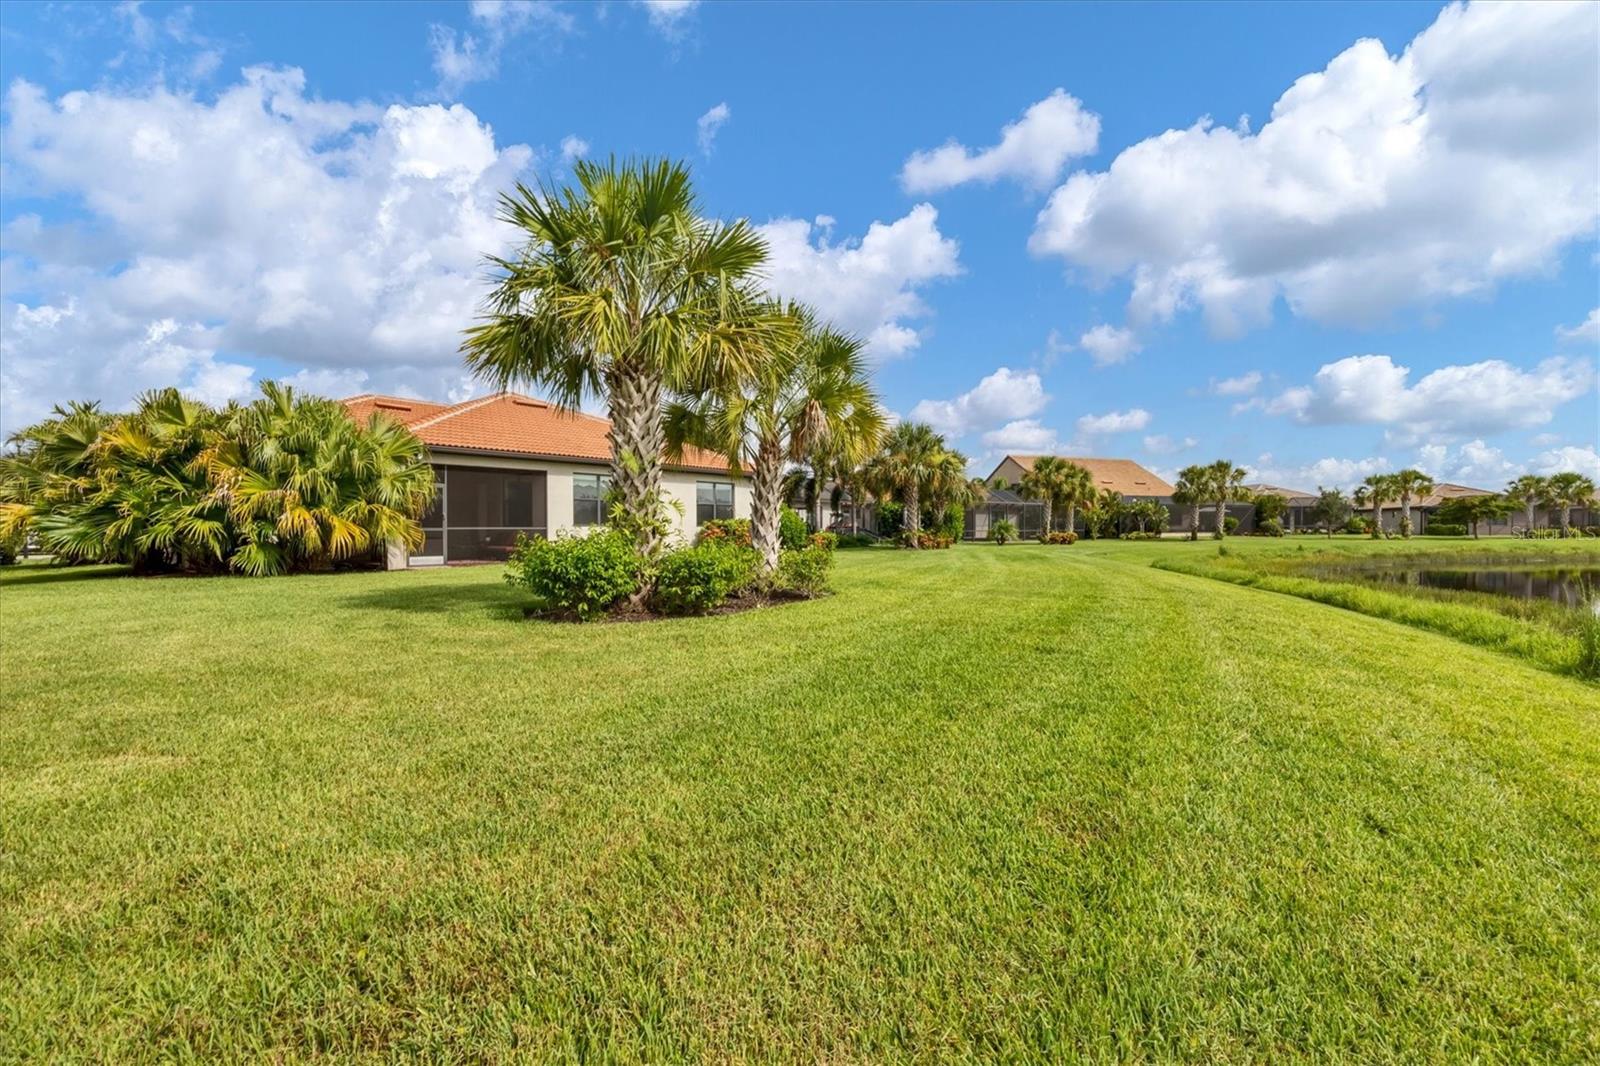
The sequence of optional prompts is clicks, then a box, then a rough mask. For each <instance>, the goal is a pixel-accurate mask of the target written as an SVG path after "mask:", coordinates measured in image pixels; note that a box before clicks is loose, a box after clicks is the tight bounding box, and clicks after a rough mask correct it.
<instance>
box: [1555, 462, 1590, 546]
mask: <svg viewBox="0 0 1600 1066" xmlns="http://www.w3.org/2000/svg"><path fill="white" fill-rule="evenodd" d="M1594 491H1595V490H1594V481H1593V480H1591V479H1590V478H1586V477H1584V476H1583V475H1582V474H1579V473H1576V472H1574V471H1571V470H1568V471H1564V472H1562V473H1560V474H1551V475H1550V481H1549V484H1548V485H1547V486H1546V488H1545V502H1546V503H1548V504H1551V505H1553V506H1555V507H1559V508H1561V535H1562V536H1563V537H1569V536H1571V535H1572V509H1573V508H1574V507H1580V506H1581V507H1587V506H1589V505H1590V504H1591V503H1593V502H1594Z"/></svg>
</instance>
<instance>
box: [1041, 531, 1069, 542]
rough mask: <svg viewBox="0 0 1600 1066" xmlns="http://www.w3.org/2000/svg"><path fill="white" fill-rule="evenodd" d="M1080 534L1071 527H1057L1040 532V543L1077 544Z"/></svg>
mask: <svg viewBox="0 0 1600 1066" xmlns="http://www.w3.org/2000/svg"><path fill="white" fill-rule="evenodd" d="M1077 542H1078V535H1077V534H1076V533H1074V532H1073V531H1072V530H1070V529H1056V530H1052V531H1050V532H1048V533H1040V534H1039V543H1040V544H1076V543H1077Z"/></svg>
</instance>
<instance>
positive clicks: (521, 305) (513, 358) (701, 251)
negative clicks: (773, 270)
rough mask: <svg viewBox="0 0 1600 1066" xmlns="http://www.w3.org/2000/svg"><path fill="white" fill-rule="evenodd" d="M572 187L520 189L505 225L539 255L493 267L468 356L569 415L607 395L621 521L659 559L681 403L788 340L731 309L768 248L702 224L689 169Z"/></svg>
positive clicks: (741, 229)
mask: <svg viewBox="0 0 1600 1066" xmlns="http://www.w3.org/2000/svg"><path fill="white" fill-rule="evenodd" d="M573 176H574V179H575V181H576V185H575V186H569V187H566V188H561V189H557V188H543V187H541V188H540V189H539V190H538V191H535V190H533V189H530V188H528V187H527V186H525V185H522V184H520V183H519V184H518V185H517V187H516V191H515V192H514V193H512V194H510V195H507V196H505V197H503V198H502V200H501V218H502V219H503V220H504V221H506V222H508V223H510V224H511V225H513V226H516V227H517V228H518V229H520V230H521V231H522V232H523V233H524V234H525V235H526V236H527V244H526V245H525V246H524V247H523V249H522V250H521V252H520V253H518V254H517V255H516V256H514V257H513V258H510V259H502V258H499V257H495V256H491V257H490V258H489V262H490V263H491V264H492V265H493V267H494V268H495V270H496V274H497V278H496V284H495V287H494V290H493V292H492V293H491V295H490V297H489V301H488V307H489V313H488V314H487V315H486V316H485V318H484V320H483V321H482V322H480V323H479V324H478V325H476V326H473V327H472V328H470V329H468V330H467V331H466V339H465V340H464V341H463V343H462V346H461V347H462V351H463V352H464V353H465V357H466V362H467V365H468V366H469V367H470V368H471V369H472V370H473V371H474V372H475V373H477V374H479V375H481V376H483V377H485V378H488V379H489V380H491V381H493V382H495V383H496V384H497V385H498V386H500V387H501V388H505V387H509V386H510V385H511V384H513V383H515V382H522V381H526V382H530V383H532V384H534V385H536V386H540V387H542V388H543V389H544V390H546V391H547V392H548V393H549V394H550V395H551V397H552V398H553V399H555V401H556V402H557V403H559V404H562V405H564V406H568V407H576V406H577V405H578V404H579V402H580V401H581V400H582V399H583V397H584V396H586V395H598V396H603V397H605V400H606V403H607V406H608V408H609V411H610V415H611V433H610V438H611V476H612V483H613V485H614V486H615V488H616V491H617V493H618V499H619V501H620V511H619V513H618V516H617V517H618V519H619V521H620V524H621V525H622V526H623V527H624V528H626V529H627V530H628V532H629V534H630V535H631V536H632V538H633V540H634V544H635V547H636V549H637V550H638V551H639V552H640V554H641V555H642V556H644V557H646V558H648V557H652V556H654V555H655V554H657V553H658V552H659V550H660V548H661V546H662V543H663V540H664V537H665V534H666V530H667V526H668V523H667V516H666V515H665V513H664V511H665V505H664V504H663V503H662V500H661V464H662V451H663V449H664V447H665V445H666V431H665V413H664V412H665V409H666V401H667V399H668V396H669V395H670V394H671V393H673V392H677V391H682V392H698V391H701V390H702V389H704V388H705V387H706V386H707V385H708V384H709V383H712V382H716V381H725V380H730V379H738V380H743V379H748V378H751V377H753V376H754V374H755V371H756V369H757V366H758V365H759V363H760V362H761V360H763V359H764V358H765V357H766V353H767V350H768V347H769V344H768V343H767V341H768V340H769V339H770V337H769V334H770V333H772V332H774V331H775V329H776V328H777V324H776V323H773V322H771V321H768V320H765V319H763V318H762V317H760V316H749V317H741V318H733V317H730V316H729V315H727V314H726V312H727V311H728V308H729V305H730V302H731V303H733V304H735V305H739V306H742V305H743V301H737V300H735V301H730V300H729V296H730V291H731V290H733V289H735V288H736V287H737V286H738V285H739V284H740V283H742V282H744V281H745V280H746V279H750V278H752V277H753V276H754V275H755V274H756V272H757V271H758V270H759V268H760V267H761V264H762V262H763V261H764V260H765V258H766V245H765V243H764V242H763V241H762V239H761V237H760V236H759V235H758V234H757V233H756V231H755V230H754V229H753V228H752V227H751V226H750V225H749V224H748V223H747V222H745V221H742V220H741V221H738V222H733V223H726V224H724V223H719V222H714V221H710V220H707V219H705V218H702V217H701V216H700V208H699V204H698V203H697V201H696V199H695V195H694V192H693V190H692V188H691V187H690V184H689V171H688V169H687V168H686V167H685V166H683V165H682V164H681V163H673V162H668V161H665V160H662V161H657V162H644V161H638V162H622V163H619V162H618V161H616V160H615V159H613V160H611V161H609V162H606V163H592V162H587V161H583V162H579V163H577V164H576V165H575V166H574V171H573ZM648 592H649V589H647V588H646V589H643V590H641V593H640V595H646V594H648Z"/></svg>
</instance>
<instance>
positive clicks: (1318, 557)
mask: <svg viewBox="0 0 1600 1066" xmlns="http://www.w3.org/2000/svg"><path fill="white" fill-rule="evenodd" d="M1259 543H1260V542H1259V541H1258V540H1253V539H1252V540H1245V539H1243V538H1234V539H1232V540H1229V541H1227V542H1225V544H1224V545H1217V544H1215V543H1214V542H1213V544H1212V545H1211V550H1210V551H1209V552H1201V551H1189V552H1187V553H1184V554H1182V555H1174V554H1172V553H1168V555H1167V557H1164V558H1157V559H1156V560H1155V563H1154V565H1156V566H1158V567H1161V568H1163V569H1168V570H1173V571H1177V572H1181V573H1186V574H1194V575H1196V576H1199V577H1206V578H1211V579H1213V580H1217V581H1226V582H1230V583H1232V584H1235V585H1245V586H1248V587H1250V588H1257V589H1264V590H1267V591H1270V592H1280V593H1284V594H1286V595H1290V596H1299V597H1301V598H1303V599H1308V600H1315V601H1316V602H1318V603H1324V604H1328V605H1330V606H1333V607H1340V608H1343V609H1345V610H1350V611H1359V612H1360V613H1362V614H1367V615H1371V616H1373V617H1375V618H1385V619H1388V620H1390V621H1394V622H1400V623H1402V624H1405V625H1412V626H1420V627H1422V628H1424V629H1431V630H1434V631H1435V632H1438V633H1443V634H1445V635H1447V636H1449V637H1451V638H1453V639H1455V640H1461V641H1466V642H1468V643H1472V644H1478V645H1482V646H1483V647H1486V648H1493V649H1495V650H1496V651H1501V652H1505V653H1507V654H1511V655H1517V656H1520V657H1522V658H1524V659H1527V660H1529V661H1530V662H1533V663H1536V664H1538V665H1540V666H1543V667H1545V668H1547V669H1551V670H1557V671H1560V672H1562V673H1567V674H1572V675H1574V676H1577V677H1582V678H1585V679H1588V680H1600V624H1597V623H1596V620H1595V618H1594V616H1593V615H1592V614H1589V613H1586V612H1582V611H1574V610H1571V609H1568V608H1565V607H1562V606H1561V605H1559V604H1556V603H1552V602H1549V601H1539V600H1522V599H1518V598H1516V597H1512V596H1499V595H1494V594H1490V593H1482V592H1467V591H1456V590H1451V589H1438V588H1425V587H1419V586H1397V585H1382V586H1379V585H1375V584H1373V583H1371V582H1370V581H1366V580H1363V578H1362V577H1361V575H1360V567H1361V564H1363V563H1372V562H1379V563H1382V564H1398V563H1403V564H1407V565H1415V566H1434V567H1439V568H1448V567H1459V566H1461V565H1463V563H1464V561H1470V563H1471V565H1475V566H1476V565H1482V566H1505V567H1508V568H1517V569H1523V568H1534V567H1537V566H1539V565H1548V566H1561V565H1595V564H1597V563H1600V544H1596V543H1595V542H1594V541H1583V540H1570V541H1567V542H1565V543H1562V542H1559V541H1554V542H1553V541H1512V540H1498V541H1461V540H1457V539H1454V538H1451V539H1449V540H1446V539H1443V538H1440V539H1439V540H1435V541H1432V542H1431V543H1428V542H1427V541H1426V540H1425V538H1417V539H1415V540H1413V541H1410V542H1404V541H1402V542H1398V543H1395V542H1377V543H1375V544H1374V543H1371V542H1369V544H1368V545H1360V544H1358V543H1357V542H1353V541H1346V542H1344V543H1339V542H1337V541H1335V542H1332V543H1326V544H1317V545H1307V544H1305V543H1295V544H1287V545H1283V544H1280V545H1276V546H1272V547H1258V546H1256V545H1258V544H1259Z"/></svg>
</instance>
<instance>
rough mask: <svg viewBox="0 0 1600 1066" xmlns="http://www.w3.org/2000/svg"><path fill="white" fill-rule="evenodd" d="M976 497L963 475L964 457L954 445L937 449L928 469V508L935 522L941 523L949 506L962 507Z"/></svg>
mask: <svg viewBox="0 0 1600 1066" xmlns="http://www.w3.org/2000/svg"><path fill="white" fill-rule="evenodd" d="M977 499H978V494H977V492H976V490H974V489H973V487H972V478H970V477H968V476H967V457H966V456H965V455H963V454H962V453H961V452H958V451H955V450H954V449H946V450H944V451H941V452H940V454H939V455H938V457H937V458H935V460H934V462H933V464H932V469H931V470H930V471H929V473H928V508H929V510H930V511H932V512H933V521H934V525H935V526H943V525H944V522H945V519H946V518H947V517H948V516H949V513H950V508H951V507H961V508H963V509H965V508H967V507H970V506H972V504H973V503H974V502H976V501H977Z"/></svg>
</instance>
